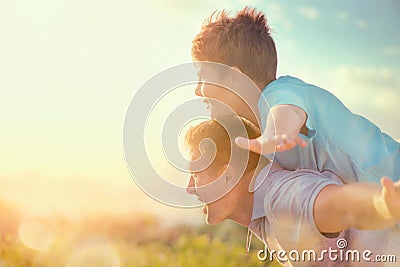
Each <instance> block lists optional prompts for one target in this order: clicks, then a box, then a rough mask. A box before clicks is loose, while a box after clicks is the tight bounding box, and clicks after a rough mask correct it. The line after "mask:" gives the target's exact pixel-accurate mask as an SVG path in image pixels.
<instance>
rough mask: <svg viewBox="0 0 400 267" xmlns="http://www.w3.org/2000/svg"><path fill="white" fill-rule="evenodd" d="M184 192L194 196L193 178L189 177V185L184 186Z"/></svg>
mask: <svg viewBox="0 0 400 267" xmlns="http://www.w3.org/2000/svg"><path fill="white" fill-rule="evenodd" d="M186 192H187V193H188V194H191V195H196V189H195V188H194V179H193V176H190V179H189V183H188V184H187V186H186Z"/></svg>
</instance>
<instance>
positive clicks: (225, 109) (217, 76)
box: [195, 62, 247, 118]
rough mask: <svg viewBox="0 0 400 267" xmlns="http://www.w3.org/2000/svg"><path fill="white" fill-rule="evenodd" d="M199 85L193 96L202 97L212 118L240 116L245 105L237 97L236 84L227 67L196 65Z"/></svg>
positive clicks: (206, 64) (210, 64)
mask: <svg viewBox="0 0 400 267" xmlns="http://www.w3.org/2000/svg"><path fill="white" fill-rule="evenodd" d="M196 65H197V66H198V67H197V73H198V76H199V83H198V85H197V87H196V90H195V94H196V95H198V96H201V97H204V98H205V100H204V102H205V103H206V105H207V109H208V110H209V111H210V113H211V117H212V118H216V117H221V116H226V115H232V114H236V115H240V113H241V110H243V109H244V108H246V106H247V105H246V103H245V102H244V101H243V100H242V99H241V97H239V96H238V95H237V90H236V89H237V88H236V87H237V86H238V83H237V82H234V78H233V77H232V75H230V74H231V71H230V70H229V67H226V66H225V67H224V66H222V65H221V66H219V65H214V64H213V63H203V62H202V63H196Z"/></svg>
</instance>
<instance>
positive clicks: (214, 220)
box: [206, 213, 222, 225]
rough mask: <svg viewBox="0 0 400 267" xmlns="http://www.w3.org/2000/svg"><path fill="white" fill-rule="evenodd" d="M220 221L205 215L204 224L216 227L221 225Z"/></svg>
mask: <svg viewBox="0 0 400 267" xmlns="http://www.w3.org/2000/svg"><path fill="white" fill-rule="evenodd" d="M221 221H222V220H220V219H219V218H215V217H213V216H212V215H211V214H209V213H207V214H206V223H207V224H208V225H216V224H219V223H221Z"/></svg>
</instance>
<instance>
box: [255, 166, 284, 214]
mask: <svg viewBox="0 0 400 267" xmlns="http://www.w3.org/2000/svg"><path fill="white" fill-rule="evenodd" d="M278 170H279V166H278V165H277V164H273V163H269V164H268V165H266V166H265V167H264V168H263V169H262V170H261V171H260V172H259V173H258V175H257V177H256V180H255V183H254V188H255V191H254V202H253V212H252V216H251V220H252V221H253V220H256V219H258V218H261V217H265V209H264V201H265V196H266V194H267V192H268V189H269V188H270V186H271V181H270V180H269V179H268V178H269V176H270V175H271V173H273V172H276V171H278Z"/></svg>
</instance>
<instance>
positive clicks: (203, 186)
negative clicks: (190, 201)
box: [185, 116, 260, 224]
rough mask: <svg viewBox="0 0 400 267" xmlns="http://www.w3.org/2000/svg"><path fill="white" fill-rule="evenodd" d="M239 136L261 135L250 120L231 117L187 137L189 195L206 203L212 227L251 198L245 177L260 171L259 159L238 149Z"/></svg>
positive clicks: (198, 128) (209, 123)
mask: <svg viewBox="0 0 400 267" xmlns="http://www.w3.org/2000/svg"><path fill="white" fill-rule="evenodd" d="M238 135H241V136H243V135H247V136H248V137H249V138H256V137H258V136H259V135H260V131H259V129H258V127H256V126H255V125H254V124H252V123H251V122H249V121H248V120H245V119H242V118H240V117H237V116H229V117H227V118H225V119H221V120H219V121H217V120H214V119H212V120H209V121H205V122H202V123H200V124H198V125H197V126H195V127H193V128H191V129H190V130H189V131H188V132H187V133H186V136H185V144H186V147H187V148H188V150H189V154H190V160H191V164H190V169H191V172H192V175H191V177H190V180H189V183H188V186H187V192H188V193H190V194H195V195H197V196H198V198H199V199H200V200H201V201H202V202H204V203H205V206H204V208H203V211H204V212H205V214H206V221H207V223H209V224H217V223H219V222H221V221H223V220H225V219H228V218H232V215H233V214H234V212H235V208H236V207H237V206H238V205H239V203H240V200H241V199H243V194H249V192H248V188H249V184H250V180H251V178H252V176H251V175H250V176H251V177H250V176H246V175H247V174H248V173H250V172H251V171H252V170H254V169H255V168H256V167H257V165H258V162H259V159H260V155H258V154H256V153H252V152H248V151H245V150H242V149H240V148H238V147H237V146H236V145H235V143H234V139H235V138H236V137H237V136H238ZM243 177H248V178H246V179H245V180H243Z"/></svg>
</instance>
